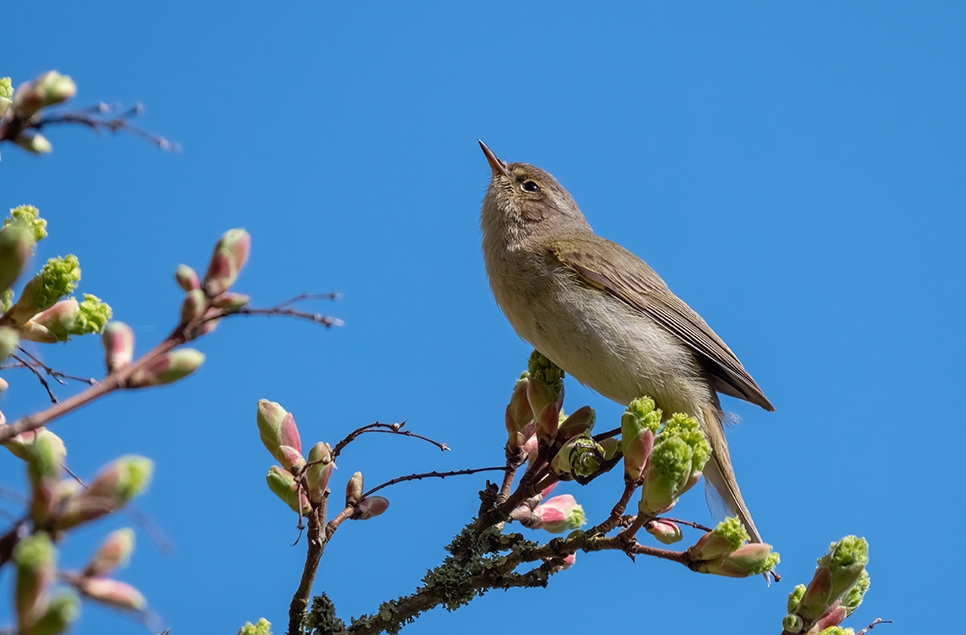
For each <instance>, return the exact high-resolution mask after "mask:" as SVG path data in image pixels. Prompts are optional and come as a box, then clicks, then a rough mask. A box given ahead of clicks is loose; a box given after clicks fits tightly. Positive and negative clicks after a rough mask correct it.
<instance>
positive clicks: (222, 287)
mask: <svg viewBox="0 0 966 635" xmlns="http://www.w3.org/2000/svg"><path fill="white" fill-rule="evenodd" d="M250 251H251V236H249V234H248V232H246V231H245V230H244V229H230V230H228V231H227V232H225V233H224V234H222V236H221V238H220V239H218V242H217V243H216V244H215V249H214V251H213V253H212V255H211V260H210V261H209V263H208V272H207V273H206V274H205V277H204V279H203V280H202V279H200V278H199V277H198V274H197V272H196V271H195V270H194V269H192V268H191V267H189V266H188V265H178V268H177V269H176V270H175V272H174V280H175V282H176V283H177V284H178V286H179V287H181V290H182V291H184V292H185V296H184V301H183V302H182V303H181V323H182V324H183V325H186V326H187V325H189V324H194V328H193V329H192V336H196V335H202V334H205V333H210V332H211V331H213V330H214V329H215V326H217V324H218V320H217V319H216V318H217V316H219V315H223V314H224V313H225V312H229V313H230V312H232V311H237V310H239V309H241V308H243V307H244V306H245V305H247V304H248V302H249V297H248V296H247V295H244V294H241V293H233V292H231V291H229V289H230V288H231V285H232V284H234V283H235V280H236V279H237V278H238V274H239V272H241V269H242V267H243V266H244V265H245V262H246V261H247V260H248V254H249V252H250Z"/></svg>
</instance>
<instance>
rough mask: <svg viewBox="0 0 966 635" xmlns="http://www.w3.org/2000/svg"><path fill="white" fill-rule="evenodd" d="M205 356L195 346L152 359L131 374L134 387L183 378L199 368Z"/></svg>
mask: <svg viewBox="0 0 966 635" xmlns="http://www.w3.org/2000/svg"><path fill="white" fill-rule="evenodd" d="M204 361H205V356H204V354H203V353H202V352H201V351H196V350H195V349H193V348H179V349H178V350H175V351H171V352H170V353H165V354H163V355H160V356H158V357H156V358H155V359H153V360H151V361H150V362H149V363H148V364H147V366H145V367H144V368H142V369H140V370H138V371H137V372H136V373H134V374H133V375H132V376H131V380H130V384H129V385H130V386H131V387H132V388H144V387H146V386H161V385H164V384H170V383H173V382H176V381H178V380H179V379H183V378H185V377H187V376H188V375H190V374H191V373H193V372H195V371H196V370H198V367H199V366H201V364H202V362H204Z"/></svg>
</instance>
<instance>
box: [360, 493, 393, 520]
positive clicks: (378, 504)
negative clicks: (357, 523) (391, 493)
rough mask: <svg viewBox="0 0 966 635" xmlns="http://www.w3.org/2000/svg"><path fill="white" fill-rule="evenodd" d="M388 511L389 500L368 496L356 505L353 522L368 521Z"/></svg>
mask: <svg viewBox="0 0 966 635" xmlns="http://www.w3.org/2000/svg"><path fill="white" fill-rule="evenodd" d="M387 509H389V500H387V499H386V498H383V497H382V496H368V497H366V498H363V499H362V500H361V501H359V503H358V504H357V505H356V513H355V514H353V516H352V518H353V520H369V519H370V518H375V517H376V516H379V515H380V514H382V513H383V512H385V511H386V510H387Z"/></svg>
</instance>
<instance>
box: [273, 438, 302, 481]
mask: <svg viewBox="0 0 966 635" xmlns="http://www.w3.org/2000/svg"><path fill="white" fill-rule="evenodd" d="M278 457H279V459H278V461H279V463H281V464H282V467H284V468H285V469H286V470H288V471H289V472H291V473H292V474H295V475H296V476H298V475H299V474H301V473H302V468H304V467H305V457H303V456H302V453H301V452H299V451H298V450H296V449H295V448H293V447H292V446H290V445H280V446H278Z"/></svg>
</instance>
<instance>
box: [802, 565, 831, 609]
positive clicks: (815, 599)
mask: <svg viewBox="0 0 966 635" xmlns="http://www.w3.org/2000/svg"><path fill="white" fill-rule="evenodd" d="M831 592H832V572H831V571H829V568H828V567H826V566H820V567H818V568H817V569H815V575H813V576H812V580H811V582H809V583H808V586H807V587H806V588H805V595H803V596H802V599H801V601H800V602H799V603H798V609H797V611H796V613H798V614H799V615H801V616H802V617H804V618H805V619H806V620H816V619H818V618H819V617H820V616H821V615H822V614H823V613H825V611H826V610H827V609H828V605H829V601H830V600H831V597H830V595H831Z"/></svg>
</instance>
